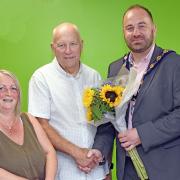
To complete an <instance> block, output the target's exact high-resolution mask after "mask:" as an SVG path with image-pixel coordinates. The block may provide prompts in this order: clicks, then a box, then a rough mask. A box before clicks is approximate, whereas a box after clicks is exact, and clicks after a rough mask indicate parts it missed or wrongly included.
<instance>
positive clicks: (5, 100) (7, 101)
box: [3, 98, 13, 103]
mask: <svg viewBox="0 0 180 180" xmlns="http://www.w3.org/2000/svg"><path fill="white" fill-rule="evenodd" d="M3 102H6V103H11V102H13V99H9V98H6V99H3Z"/></svg>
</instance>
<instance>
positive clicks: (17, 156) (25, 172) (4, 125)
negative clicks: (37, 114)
mask: <svg viewBox="0 0 180 180" xmlns="http://www.w3.org/2000/svg"><path fill="white" fill-rule="evenodd" d="M20 97H21V93H20V87H19V83H18V81H17V79H16V77H15V76H14V75H13V74H11V73H10V72H8V71H6V70H0V180H1V179H3V180H6V179H11V180H25V179H29V180H35V179H36V180H44V179H45V180H54V179H55V175H56V168H57V160H56V153H55V150H54V148H53V146H52V145H51V143H50V141H49V140H48V138H47V136H46V134H45V132H44V131H43V130H42V128H41V126H40V124H39V123H38V121H37V120H36V119H35V118H34V117H33V116H31V115H30V114H26V113H21V114H20Z"/></svg>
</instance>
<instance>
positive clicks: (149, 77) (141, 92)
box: [134, 46, 163, 112]
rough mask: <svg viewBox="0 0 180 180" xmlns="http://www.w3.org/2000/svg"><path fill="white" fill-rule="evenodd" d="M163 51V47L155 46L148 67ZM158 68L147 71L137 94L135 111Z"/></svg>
mask: <svg viewBox="0 0 180 180" xmlns="http://www.w3.org/2000/svg"><path fill="white" fill-rule="evenodd" d="M162 52H163V49H161V48H159V47H157V46H155V48H154V52H153V55H152V57H151V60H150V63H149V66H148V69H149V67H150V66H152V64H153V63H154V62H155V61H156V59H157V57H158V56H159V55H160V54H162ZM156 70H157V68H154V69H153V70H151V71H150V72H149V73H147V74H146V75H145V76H144V78H143V83H142V85H141V86H140V89H139V91H138V96H137V99H136V103H135V107H134V112H135V111H136V110H137V109H138V107H139V105H140V103H141V101H142V99H143V97H144V96H145V95H146V92H147V89H148V88H149V86H150V84H151V82H152V80H153V78H154V75H155V74H156Z"/></svg>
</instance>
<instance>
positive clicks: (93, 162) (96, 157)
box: [78, 149, 103, 173]
mask: <svg viewBox="0 0 180 180" xmlns="http://www.w3.org/2000/svg"><path fill="white" fill-rule="evenodd" d="M87 158H88V159H89V160H90V161H89V164H87V165H86V166H81V165H79V166H78V167H79V169H80V170H82V171H84V172H85V173H89V172H90V171H91V170H92V169H93V168H95V167H96V166H97V165H99V163H100V162H102V161H103V157H102V154H101V152H100V151H99V150H97V149H91V150H89V152H88V153H87Z"/></svg>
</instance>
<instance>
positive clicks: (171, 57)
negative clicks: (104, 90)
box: [93, 46, 180, 180]
mask: <svg viewBox="0 0 180 180" xmlns="http://www.w3.org/2000/svg"><path fill="white" fill-rule="evenodd" d="M162 51H163V50H162V49H161V48H159V47H157V46H155V49H154V52H153V55H152V58H151V61H150V64H151V63H152V62H154V61H155V59H156V57H157V56H159V55H160V54H161V53H162ZM122 59H123V58H121V59H120V60H117V61H115V62H113V63H111V64H110V66H109V71H108V75H109V77H112V76H116V75H117V73H118V72H119V70H120V68H121V66H122V64H123V61H122ZM132 122H133V127H135V128H137V131H138V134H139V136H140V139H141V142H142V144H141V145H139V146H137V150H138V153H139V155H140V157H141V159H142V161H143V163H144V165H145V168H146V170H147V173H148V176H149V178H150V180H180V56H179V55H177V54H176V53H175V52H172V53H169V54H168V55H166V56H165V57H164V58H163V59H162V60H161V61H160V63H157V65H156V66H154V68H152V70H151V71H150V72H149V73H148V74H147V75H146V76H145V78H144V83H143V84H142V86H141V87H140V90H139V94H138V96H137V99H136V104H135V108H134V113H133V119H132ZM115 137H116V153H117V157H116V162H117V177H118V180H123V172H124V163H125V151H124V149H123V148H122V147H121V145H120V143H119V140H118V139H117V132H116V131H115V129H114V127H113V126H112V124H111V123H107V124H104V125H101V126H99V127H98V130H97V134H96V137H95V142H94V146H93V148H96V149H99V150H100V151H101V152H102V154H103V155H104V156H105V157H107V156H108V154H109V151H110V150H111V148H112V146H113V140H114V138H115Z"/></svg>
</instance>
